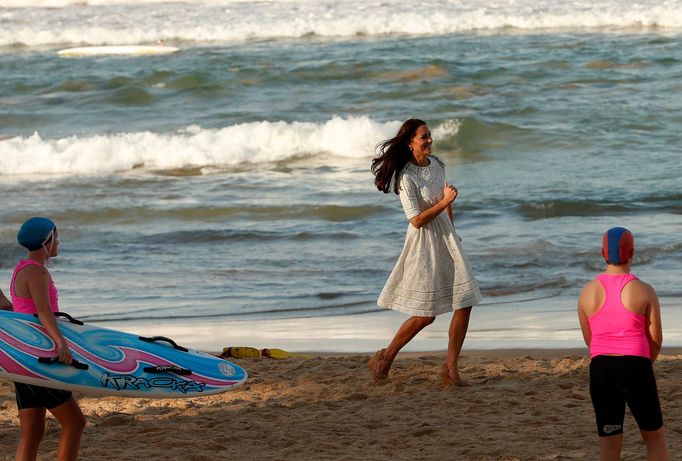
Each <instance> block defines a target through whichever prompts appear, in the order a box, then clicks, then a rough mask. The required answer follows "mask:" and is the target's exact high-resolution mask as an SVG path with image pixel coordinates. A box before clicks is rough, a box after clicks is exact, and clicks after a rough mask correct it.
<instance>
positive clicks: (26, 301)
mask: <svg viewBox="0 0 682 461" xmlns="http://www.w3.org/2000/svg"><path fill="white" fill-rule="evenodd" d="M30 265H33V266H38V267H43V266H42V265H41V264H40V263H39V262H36V261H33V260H32V259H24V260H23V261H19V263H18V264H17V267H15V268H14V272H13V273H12V281H11V282H10V285H9V293H10V296H12V304H13V305H14V312H21V313H22V314H36V313H37V312H38V311H37V310H36V305H35V304H34V302H33V299H31V298H20V297H19V296H17V294H16V293H15V292H14V280H15V279H16V278H17V274H18V273H19V271H20V270H21V269H23V268H24V267H26V266H30ZM49 294H50V308H51V309H52V312H59V307H58V303H57V299H58V296H57V287H55V286H54V282H53V281H52V277H50V287H49Z"/></svg>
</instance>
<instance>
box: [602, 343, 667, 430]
mask: <svg viewBox="0 0 682 461" xmlns="http://www.w3.org/2000/svg"><path fill="white" fill-rule="evenodd" d="M590 396H591V397H592V405H593V406H594V413H595V415H596V417H597V431H598V432H599V436H600V437H605V436H609V435H617V434H622V433H623V420H624V419H625V404H626V403H627V405H628V407H630V411H631V412H632V416H634V418H635V421H637V425H638V426H639V429H640V430H642V431H655V430H658V429H660V428H661V427H662V426H663V416H662V414H661V404H660V402H659V400H658V390H657V389H656V378H655V377H654V370H653V367H652V366H651V360H649V359H648V358H646V357H635V356H630V355H626V356H612V355H598V356H596V357H594V358H593V359H592V361H591V362H590Z"/></svg>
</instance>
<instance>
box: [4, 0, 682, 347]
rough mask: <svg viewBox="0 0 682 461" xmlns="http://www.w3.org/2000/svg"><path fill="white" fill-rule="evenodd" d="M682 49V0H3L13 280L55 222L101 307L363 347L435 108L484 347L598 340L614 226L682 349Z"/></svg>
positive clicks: (75, 310) (77, 301)
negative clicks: (395, 181) (382, 157)
mask: <svg viewBox="0 0 682 461" xmlns="http://www.w3.org/2000/svg"><path fill="white" fill-rule="evenodd" d="M159 40H163V41H164V42H165V43H166V44H167V45H171V46H175V47H178V48H180V51H179V52H178V53H175V54H172V55H166V56H155V57H154V56H152V57H149V56H147V57H107V56H101V57H89V58H62V57H59V56H58V55H57V51H58V50H60V49H63V48H69V47H75V46H91V45H136V44H154V43H156V42H157V41H159ZM681 48H682V1H651V0H648V1H643V2H637V3H632V2H628V1H625V0H608V1H597V0H586V1H580V2H554V1H549V0H545V1H523V2H521V1H499V0H497V1H496V0H476V1H474V0H470V1H458V2H454V1H447V0H431V1H424V2H418V3H416V4H415V3H414V2H408V1H405V0H397V1H393V2H372V1H369V2H368V1H355V0H352V1H322V0H296V1H285V0H280V1H232V0H206V1H185V2H160V1H152V0H142V1H134V2H133V1H114V0H92V1H70V0H21V1H18V0H0V196H1V197H2V199H3V200H2V211H1V212H0V217H1V219H0V264H1V265H2V268H1V269H0V288H2V289H3V291H5V292H7V290H8V286H9V275H10V272H11V268H12V267H13V265H14V264H15V262H16V260H18V259H19V258H21V256H22V254H23V252H22V250H21V248H20V247H19V246H18V245H17V244H16V240H15V235H16V231H17V229H18V227H19V225H20V224H21V222H23V220H25V219H26V218H27V217H29V216H31V215H45V216H49V217H52V218H53V219H54V220H55V221H56V222H57V224H58V226H59V228H60V240H61V254H60V256H59V257H58V258H56V259H55V261H54V264H55V267H54V269H53V276H54V278H55V281H56V282H57V284H58V286H59V288H60V302H61V308H62V310H65V311H67V312H70V313H71V314H73V315H75V316H77V317H79V318H81V319H83V320H86V321H90V322H95V323H98V324H101V325H104V326H113V327H117V328H123V329H128V330H131V331H138V330H148V329H151V330H154V331H161V332H168V331H170V332H172V333H173V334H175V335H181V336H182V337H183V339H184V340H185V342H188V343H189V344H190V346H192V345H195V346H197V347H199V346H200V347H204V348H216V347H218V346H221V345H226V343H228V342H229V341H230V340H237V338H238V339H239V340H242V341H248V340H249V338H252V339H253V340H254V341H256V342H257V341H258V340H261V339H262V340H267V341H269V346H270V347H278V346H279V345H280V344H284V345H286V346H290V347H295V348H302V349H306V348H307V349H310V350H323V349H325V348H332V349H335V350H342V349H343V350H356V351H357V350H369V348H370V346H371V347H374V346H375V343H376V344H381V343H382V342H386V341H388V339H389V338H390V336H391V335H392V333H393V331H394V326H395V325H396V322H399V321H400V320H402V319H403V317H401V316H400V314H397V313H390V312H381V313H378V312H377V311H378V308H377V306H376V298H377V296H378V293H379V292H380V290H381V288H382V286H383V283H384V282H385V280H386V278H387V276H388V274H389V272H390V270H391V269H392V266H393V263H394V262H395V259H396V258H397V256H398V254H399V252H400V250H401V248H402V244H403V238H404V234H405V229H406V226H407V222H406V220H405V218H404V215H403V213H402V209H401V207H400V203H399V200H398V199H397V197H396V196H394V195H384V194H381V193H379V192H377V191H376V189H375V188H374V185H373V182H372V180H373V178H372V175H371V173H370V171H369V165H370V162H371V159H372V157H373V155H374V146H375V145H376V143H377V142H379V141H380V140H383V139H386V138H388V137H391V136H392V135H393V134H394V133H395V131H396V130H397V128H398V127H399V126H400V123H401V122H402V121H403V120H405V119H407V118H410V117H418V118H422V119H424V120H426V121H427V122H428V123H429V125H430V127H431V128H432V130H433V133H434V138H435V139H434V151H435V153H436V154H437V155H438V156H439V157H440V158H441V159H442V160H443V161H444V162H445V163H446V164H447V175H448V178H449V181H450V182H451V183H453V184H456V185H457V187H458V189H459V191H460V196H459V197H458V199H457V201H456V202H455V214H456V226H457V228H458V232H459V233H460V235H461V236H462V238H463V244H464V248H465V250H466V251H467V254H468V256H469V259H470V260H471V262H472V265H473V268H474V272H475V273H476V275H477V278H478V279H479V281H480V284H481V288H482V291H483V294H484V298H485V299H484V301H483V304H482V305H481V306H480V307H478V308H477V309H476V311H475V314H474V318H473V319H472V324H471V328H470V335H469V338H470V339H468V342H467V344H468V345H473V346H475V347H524V346H525V345H532V346H540V347H550V346H579V345H580V344H581V337H580V334H579V331H578V325H577V320H575V319H574V309H575V298H576V297H577V294H578V293H579V291H580V287H581V286H582V284H583V283H585V282H586V281H587V280H589V279H590V278H591V277H593V276H594V274H595V273H596V272H597V271H599V270H600V269H601V267H602V261H601V257H600V238H601V234H602V233H603V231H604V230H606V229H607V228H609V227H612V226H615V225H621V226H625V227H628V228H630V229H631V230H632V231H633V233H634V234H635V237H636V245H637V253H636V258H635V265H636V267H635V269H636V270H635V272H636V273H637V274H638V275H639V276H640V277H642V278H643V279H645V280H646V281H649V282H651V283H652V284H653V285H654V286H655V287H656V289H657V290H658V292H659V294H660V295H661V297H662V299H663V301H664V302H663V309H664V311H663V312H664V332H665V334H666V344H668V345H682V316H681V315H680V310H681V308H682V302H680V299H681V298H682V289H681V288H680V281H681V280H682V238H681V237H680V235H681V234H680V231H681V230H682V180H681V179H680V177H681V176H682V162H681V156H682V139H681V135H680V129H679V126H680V124H681V123H682V97H681V96H682V83H681V82H682V55H681V54H680V49H681ZM574 320H575V321H574ZM216 325H217V326H218V327H216ZM210 327H213V328H210ZM445 328H447V326H445ZM442 330H443V329H438V328H436V330H435V332H436V333H433V334H431V333H428V332H425V333H424V334H423V335H422V336H423V337H424V338H426V339H425V340H424V341H427V339H428V340H430V339H431V338H435V337H436V336H438V335H440V336H438V338H435V339H437V340H438V341H440V342H441V343H442V347H444V346H445V342H444V339H443V338H444V336H443V335H442V334H441V333H443V331H442ZM264 332H265V333H264ZM429 335H431V336H429ZM285 338H286V339H285ZM278 339H281V342H280V341H278ZM287 341H289V342H287ZM421 344H423V345H424V347H429V348H431V347H437V346H435V345H436V344H440V343H435V342H434V343H431V342H429V343H428V344H427V343H426V342H424V343H421ZM415 347H418V346H415Z"/></svg>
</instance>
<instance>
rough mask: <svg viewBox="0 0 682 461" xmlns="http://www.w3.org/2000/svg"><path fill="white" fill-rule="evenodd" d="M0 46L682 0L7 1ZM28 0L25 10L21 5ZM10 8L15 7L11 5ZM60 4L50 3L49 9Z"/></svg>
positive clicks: (390, 28)
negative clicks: (415, 2)
mask: <svg viewBox="0 0 682 461" xmlns="http://www.w3.org/2000/svg"><path fill="white" fill-rule="evenodd" d="M0 5H3V6H5V7H6V8H4V9H0V46H10V45H24V46H29V47H31V46H62V45H64V46H66V45H75V44H78V45H132V44H148V43H154V42H156V41H157V40H159V39H165V40H167V41H168V42H172V43H174V44H190V45H191V44H216V43H223V44H225V43H235V42H237V43H239V42H243V41H248V40H263V39H265V40H269V39H276V38H301V37H307V36H310V35H317V36H321V37H339V38H353V37H357V36H387V35H389V36H391V35H412V36H428V35H443V34H451V33H458V32H468V31H474V30H481V31H497V32H505V31H507V30H530V31H532V30H555V29H578V30H583V29H593V28H596V29H616V30H618V29H623V28H627V29H632V28H635V29H637V28H639V29H646V28H650V27H655V28H659V29H670V28H672V29H681V28H682V0H663V1H660V0H642V1H639V2H631V1H629V0H585V1H581V2H557V1H555V0H525V1H523V0H462V1H458V2H454V1H450V0H428V1H424V2H421V3H420V7H419V8H414V5H413V3H412V2H409V1H408V0H395V1H391V2H384V1H366V0H346V1H337V0H279V1H272V0H271V1H255V2H249V1H235V0H204V1H198V0H194V1H191V0H190V1H184V2H178V3H172V2H165V3H163V4H162V5H161V4H159V3H158V0H140V1H137V0H135V1H133V0H0ZM20 6H24V8H15V7H20ZM10 7H11V8H10ZM45 7H53V8H45Z"/></svg>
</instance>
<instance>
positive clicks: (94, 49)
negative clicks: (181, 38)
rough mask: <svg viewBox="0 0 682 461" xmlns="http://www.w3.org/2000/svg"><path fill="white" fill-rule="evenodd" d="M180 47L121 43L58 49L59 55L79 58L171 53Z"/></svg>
mask: <svg viewBox="0 0 682 461" xmlns="http://www.w3.org/2000/svg"><path fill="white" fill-rule="evenodd" d="M176 51H179V48H174V47H172V46H165V45H149V46H147V45H120V46H84V47H80V48H67V49H65V50H59V51H57V54H58V55H59V56H63V57H69V58H79V57H86V56H153V55H163V54H171V53H175V52H176Z"/></svg>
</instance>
